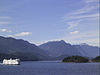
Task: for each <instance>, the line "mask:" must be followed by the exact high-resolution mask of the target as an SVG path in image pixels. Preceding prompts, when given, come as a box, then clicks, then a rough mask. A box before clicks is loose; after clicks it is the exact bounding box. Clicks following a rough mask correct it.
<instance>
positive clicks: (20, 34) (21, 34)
mask: <svg viewBox="0 0 100 75" xmlns="http://www.w3.org/2000/svg"><path fill="white" fill-rule="evenodd" d="M30 34H31V32H21V33H18V34H15V35H14V36H28V35H30Z"/></svg>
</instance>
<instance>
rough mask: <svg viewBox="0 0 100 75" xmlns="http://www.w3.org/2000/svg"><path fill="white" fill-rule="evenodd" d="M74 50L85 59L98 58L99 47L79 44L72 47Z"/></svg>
mask: <svg viewBox="0 0 100 75" xmlns="http://www.w3.org/2000/svg"><path fill="white" fill-rule="evenodd" d="M73 46H74V47H75V48H77V49H78V51H80V53H81V54H82V55H83V56H86V57H96V56H99V47H97V46H90V45H88V44H80V45H73Z"/></svg>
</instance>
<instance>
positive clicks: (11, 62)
mask: <svg viewBox="0 0 100 75" xmlns="http://www.w3.org/2000/svg"><path fill="white" fill-rule="evenodd" d="M3 64H5V65H19V64H20V59H12V58H10V59H4V60H3Z"/></svg>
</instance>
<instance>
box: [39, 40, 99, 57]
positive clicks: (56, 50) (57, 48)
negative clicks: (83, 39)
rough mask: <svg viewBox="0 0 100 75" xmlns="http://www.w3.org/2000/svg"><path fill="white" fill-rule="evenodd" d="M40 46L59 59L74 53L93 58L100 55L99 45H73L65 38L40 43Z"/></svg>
mask: <svg viewBox="0 0 100 75" xmlns="http://www.w3.org/2000/svg"><path fill="white" fill-rule="evenodd" d="M39 48H41V49H43V50H45V51H46V52H48V53H49V55H50V56H53V57H57V59H63V58H64V57H67V56H74V55H79V56H84V57H90V58H93V57H96V56H98V55H99V47H96V46H90V45H87V44H80V45H71V44H69V43H66V42H65V41H63V40H61V41H51V42H47V43H44V44H42V45H39Z"/></svg>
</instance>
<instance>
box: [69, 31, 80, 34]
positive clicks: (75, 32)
mask: <svg viewBox="0 0 100 75" xmlns="http://www.w3.org/2000/svg"><path fill="white" fill-rule="evenodd" d="M78 33H79V31H73V32H70V34H78Z"/></svg>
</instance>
